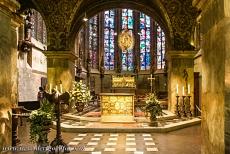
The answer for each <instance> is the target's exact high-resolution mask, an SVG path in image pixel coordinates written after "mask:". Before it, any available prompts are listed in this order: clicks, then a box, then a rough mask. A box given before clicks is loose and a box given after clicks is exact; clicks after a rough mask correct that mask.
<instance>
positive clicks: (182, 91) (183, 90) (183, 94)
mask: <svg viewBox="0 0 230 154" xmlns="http://www.w3.org/2000/svg"><path fill="white" fill-rule="evenodd" d="M182 92H183V96H184V86H183V89H182Z"/></svg>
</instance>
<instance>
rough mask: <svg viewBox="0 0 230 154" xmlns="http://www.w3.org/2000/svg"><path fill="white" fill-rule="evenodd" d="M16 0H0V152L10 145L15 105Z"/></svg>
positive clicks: (16, 85)
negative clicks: (12, 109) (12, 111)
mask: <svg viewBox="0 0 230 154" xmlns="http://www.w3.org/2000/svg"><path fill="white" fill-rule="evenodd" d="M19 7H20V5H19V3H18V2H17V1H16V0H10V1H9V0H1V1H0V19H1V20H0V25H1V26H0V68H1V74H0V153H1V149H2V147H4V146H11V130H12V125H11V114H12V113H11V108H12V107H14V106H16V105H17V98H18V84H17V81H18V70H17V52H18V51H17V43H18V27H20V24H22V23H23V20H22V18H21V17H20V16H18V15H16V14H15V12H16V10H17V9H18V8H19Z"/></svg>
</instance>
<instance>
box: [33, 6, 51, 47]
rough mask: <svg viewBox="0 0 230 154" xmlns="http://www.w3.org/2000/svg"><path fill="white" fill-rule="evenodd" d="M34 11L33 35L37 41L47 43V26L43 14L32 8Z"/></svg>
mask: <svg viewBox="0 0 230 154" xmlns="http://www.w3.org/2000/svg"><path fill="white" fill-rule="evenodd" d="M32 11H33V16H32V23H33V26H32V33H31V36H32V37H33V38H34V39H36V40H37V41H39V42H41V43H43V44H46V43H47V34H46V33H47V31H46V26H45V22H44V20H43V19H42V16H41V14H40V13H39V12H37V11H36V10H34V9H32Z"/></svg>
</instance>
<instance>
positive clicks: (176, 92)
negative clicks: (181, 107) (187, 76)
mask: <svg viewBox="0 0 230 154" xmlns="http://www.w3.org/2000/svg"><path fill="white" fill-rule="evenodd" d="M176 94H178V84H176Z"/></svg>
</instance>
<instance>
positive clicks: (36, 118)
mask: <svg viewBox="0 0 230 154" xmlns="http://www.w3.org/2000/svg"><path fill="white" fill-rule="evenodd" d="M53 111H54V106H53V104H51V103H50V102H49V101H48V100H46V99H44V100H43V101H42V105H41V108H40V109H38V110H34V111H32V112H31V114H30V117H29V122H30V140H31V142H33V143H35V142H43V141H45V142H46V141H47V134H48V131H49V129H50V125H51V124H52V120H53V118H54V113H53Z"/></svg>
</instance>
